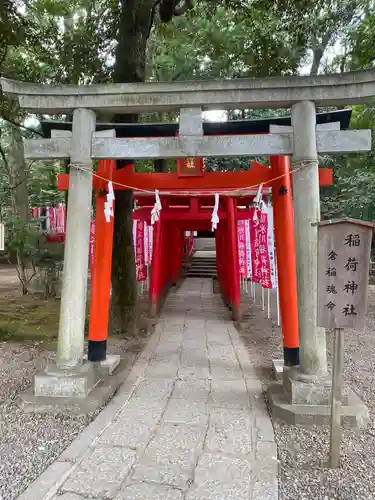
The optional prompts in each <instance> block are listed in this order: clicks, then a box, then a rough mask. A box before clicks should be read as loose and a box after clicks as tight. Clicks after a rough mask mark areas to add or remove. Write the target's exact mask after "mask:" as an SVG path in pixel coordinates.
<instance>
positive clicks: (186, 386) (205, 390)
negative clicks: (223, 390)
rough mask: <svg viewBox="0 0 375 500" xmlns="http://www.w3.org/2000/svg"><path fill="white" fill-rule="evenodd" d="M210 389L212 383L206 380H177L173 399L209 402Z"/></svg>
mask: <svg viewBox="0 0 375 500" xmlns="http://www.w3.org/2000/svg"><path fill="white" fill-rule="evenodd" d="M210 389H211V382H210V381H209V380H206V379H195V380H177V381H176V382H175V385H174V389H173V392H172V398H174V399H184V400H185V401H203V402H207V400H208V396H209V393H210Z"/></svg>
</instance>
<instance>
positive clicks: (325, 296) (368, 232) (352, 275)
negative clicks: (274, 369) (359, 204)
mask: <svg viewBox="0 0 375 500" xmlns="http://www.w3.org/2000/svg"><path fill="white" fill-rule="evenodd" d="M317 226H318V240H319V251H318V318H317V319H318V326H321V327H324V328H328V329H331V330H332V329H333V330H334V348H333V365H332V400H331V439H330V454H329V462H330V467H332V468H337V467H339V466H340V444H341V392H342V385H343V367H344V328H358V329H361V328H364V326H365V316H366V310H367V295H368V278H369V273H368V269H369V265H370V254H371V239H372V232H373V224H372V223H370V222H363V221H361V220H354V219H347V218H346V219H337V220H328V221H324V222H321V223H318V224H317Z"/></svg>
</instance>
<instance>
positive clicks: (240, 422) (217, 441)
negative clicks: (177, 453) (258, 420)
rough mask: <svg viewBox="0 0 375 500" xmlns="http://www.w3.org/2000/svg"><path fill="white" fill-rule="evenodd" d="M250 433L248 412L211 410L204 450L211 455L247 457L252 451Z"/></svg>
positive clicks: (251, 429) (250, 426)
mask: <svg viewBox="0 0 375 500" xmlns="http://www.w3.org/2000/svg"><path fill="white" fill-rule="evenodd" d="M252 431H253V428H252V425H251V417H250V412H249V411H243V410H233V409H230V410H229V409H216V410H213V411H211V414H210V425H209V428H208V433H207V437H206V445H205V449H206V450H207V451H209V452H213V453H224V454H229V455H235V456H241V455H249V454H250V453H251V451H252Z"/></svg>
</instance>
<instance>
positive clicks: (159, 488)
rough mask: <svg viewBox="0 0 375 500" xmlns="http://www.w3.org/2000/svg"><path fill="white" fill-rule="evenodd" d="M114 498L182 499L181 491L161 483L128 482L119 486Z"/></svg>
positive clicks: (124, 499) (116, 499)
mask: <svg viewBox="0 0 375 500" xmlns="http://www.w3.org/2000/svg"><path fill="white" fill-rule="evenodd" d="M114 500H182V492H181V491H180V490H177V489H176V488H172V487H171V486H164V485H162V484H148V483H138V484H129V485H126V486H124V487H123V488H121V491H120V492H119V493H118V494H117V495H116V497H115V498H114Z"/></svg>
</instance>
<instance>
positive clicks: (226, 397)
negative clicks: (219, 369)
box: [210, 378, 250, 409]
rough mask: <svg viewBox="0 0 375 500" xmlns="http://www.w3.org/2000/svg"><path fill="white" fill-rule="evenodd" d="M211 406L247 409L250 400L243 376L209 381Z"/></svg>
mask: <svg viewBox="0 0 375 500" xmlns="http://www.w3.org/2000/svg"><path fill="white" fill-rule="evenodd" d="M210 404H211V407H213V408H215V407H221V408H223V407H224V408H231V409H233V408H239V409H249V406H250V401H249V395H248V392H247V387H246V383H245V381H244V379H243V378H239V379H233V380H217V379H214V380H212V381H211V395H210Z"/></svg>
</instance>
